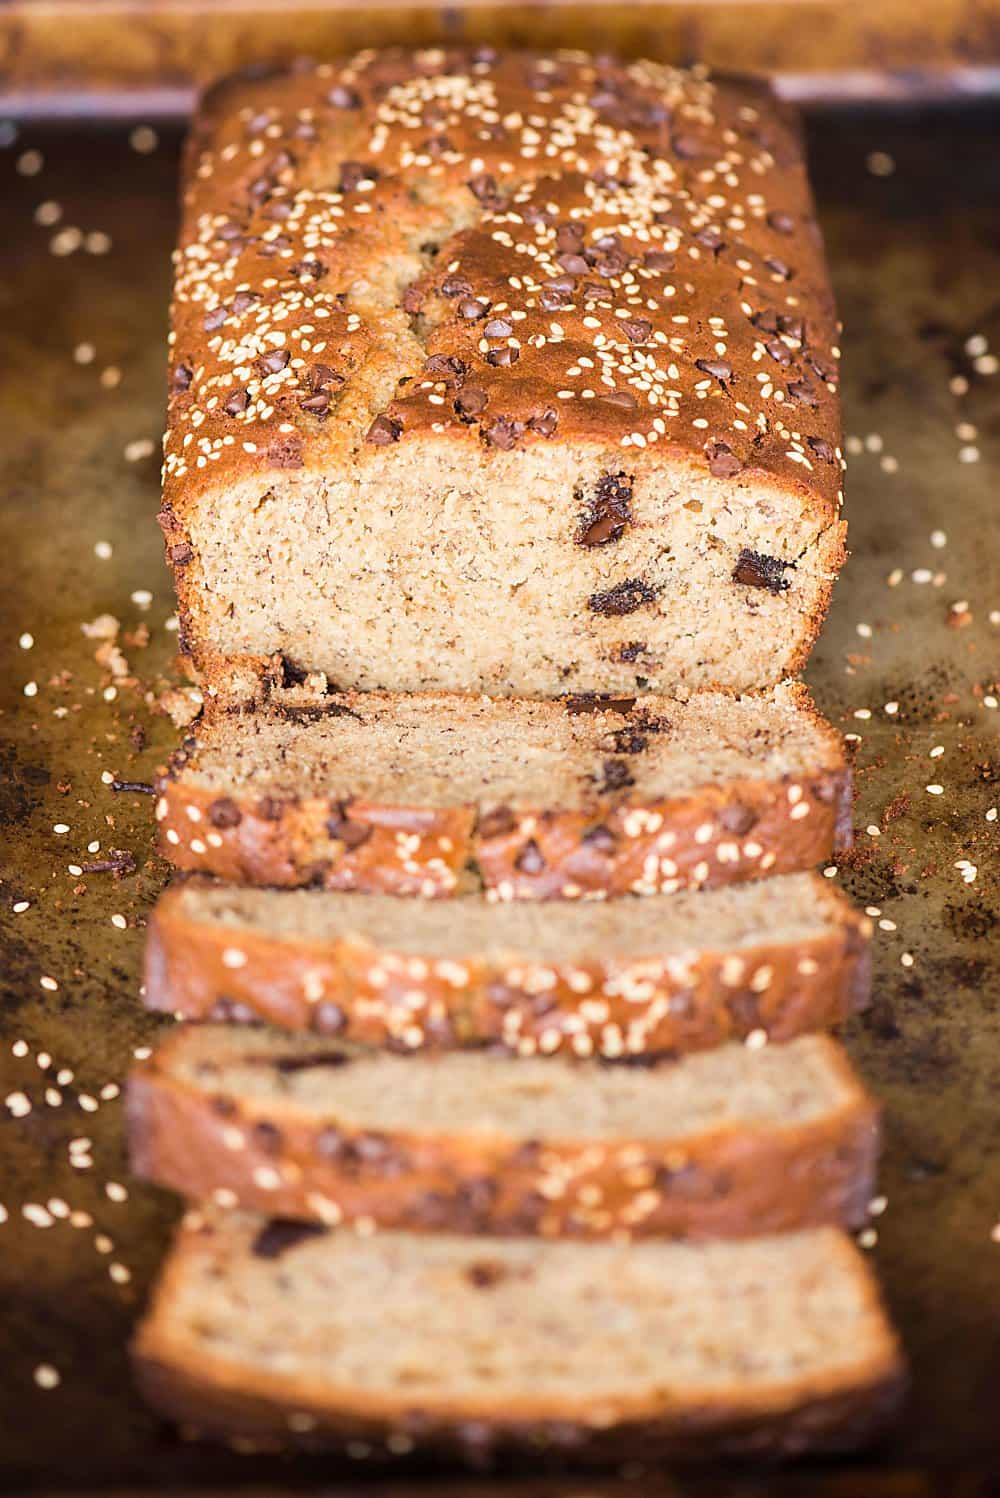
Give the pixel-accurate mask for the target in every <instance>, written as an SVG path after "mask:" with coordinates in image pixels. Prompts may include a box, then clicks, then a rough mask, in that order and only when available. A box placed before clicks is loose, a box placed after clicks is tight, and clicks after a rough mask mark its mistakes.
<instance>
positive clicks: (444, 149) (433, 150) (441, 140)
mask: <svg viewBox="0 0 1000 1498" xmlns="http://www.w3.org/2000/svg"><path fill="white" fill-rule="evenodd" d="M419 149H420V150H421V153H422V154H426V155H427V156H429V157H430V158H431V160H432V161H440V160H441V157H442V156H447V155H448V153H449V151H454V149H455V147H454V145H453V144H452V142H451V141H450V140H449V139H448V137H447V135H431V136H428V138H427V140H425V141H424V143H423V145H422V146H421V147H420V148H419Z"/></svg>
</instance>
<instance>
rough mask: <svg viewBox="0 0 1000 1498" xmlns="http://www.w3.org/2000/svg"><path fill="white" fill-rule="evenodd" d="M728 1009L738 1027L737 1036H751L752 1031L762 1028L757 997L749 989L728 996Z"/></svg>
mask: <svg viewBox="0 0 1000 1498" xmlns="http://www.w3.org/2000/svg"><path fill="white" fill-rule="evenodd" d="M726 1008H727V1009H728V1010H729V1013H730V1015H731V1017H732V1020H733V1023H734V1025H735V1026H736V1032H737V1034H739V1035H749V1033H750V1031H751V1030H756V1029H758V1028H759V1027H760V1005H759V1004H758V1002H757V995H756V994H755V993H753V992H752V991H750V990H749V989H740V990H739V991H737V992H734V993H730V994H727V996H726Z"/></svg>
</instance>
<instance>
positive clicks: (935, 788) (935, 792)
mask: <svg viewBox="0 0 1000 1498" xmlns="http://www.w3.org/2000/svg"><path fill="white" fill-rule="evenodd" d="M925 789H926V791H927V792H928V794H929V795H931V796H943V795H944V786H943V785H928V786H926V787H925Z"/></svg>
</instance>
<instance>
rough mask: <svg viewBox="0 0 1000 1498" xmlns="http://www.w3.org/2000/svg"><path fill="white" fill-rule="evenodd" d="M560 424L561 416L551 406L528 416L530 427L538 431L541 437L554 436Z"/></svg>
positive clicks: (533, 430)
mask: <svg viewBox="0 0 1000 1498" xmlns="http://www.w3.org/2000/svg"><path fill="white" fill-rule="evenodd" d="M558 425H559V417H558V416H557V414H556V412H555V411H553V410H552V408H551V406H549V407H547V408H546V410H544V411H539V412H536V414H535V415H534V416H530V417H529V418H528V427H529V429H530V430H531V431H532V432H537V433H538V435H539V436H540V437H552V436H554V435H555V431H556V427H557V426H558Z"/></svg>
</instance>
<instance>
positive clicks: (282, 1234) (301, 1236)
mask: <svg viewBox="0 0 1000 1498" xmlns="http://www.w3.org/2000/svg"><path fill="white" fill-rule="evenodd" d="M325 1231H326V1229H325V1228H323V1227H321V1226H320V1225H319V1223H318V1222H290V1221H289V1220H288V1218H286V1217H275V1218H272V1220H271V1221H270V1222H269V1223H266V1224H265V1226H264V1227H262V1228H261V1230H260V1232H259V1233H258V1234H257V1236H256V1238H255V1239H254V1240H253V1245H252V1249H251V1252H252V1253H254V1254H255V1255H256V1257H257V1258H258V1259H280V1258H281V1255H282V1254H283V1253H285V1252H286V1250H287V1249H289V1248H294V1247H295V1245H296V1244H297V1243H302V1242H303V1241H304V1240H305V1239H306V1238H315V1237H317V1236H321V1235H322V1234H323V1233H324V1232H325Z"/></svg>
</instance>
